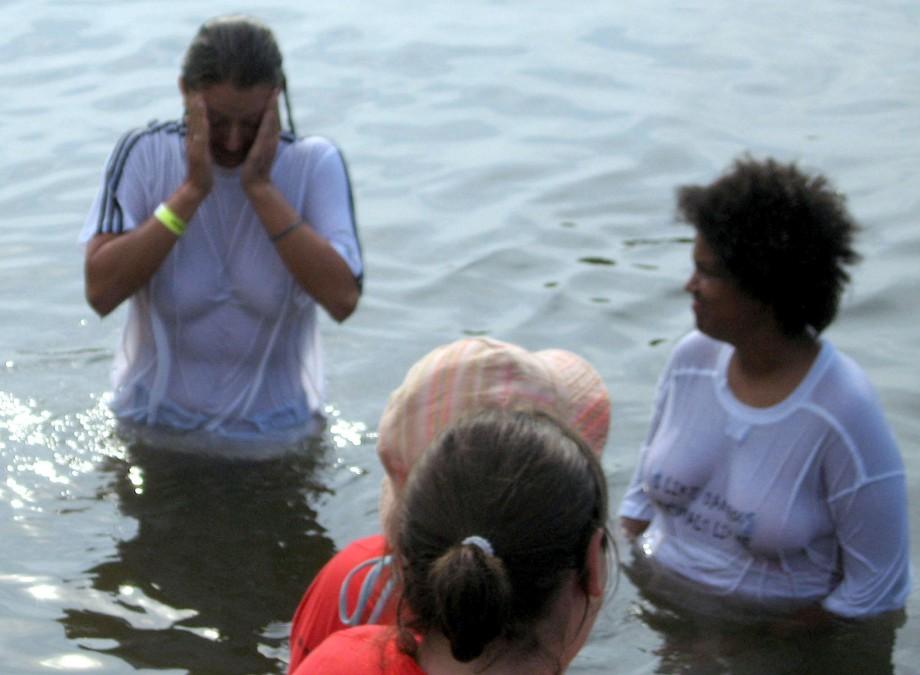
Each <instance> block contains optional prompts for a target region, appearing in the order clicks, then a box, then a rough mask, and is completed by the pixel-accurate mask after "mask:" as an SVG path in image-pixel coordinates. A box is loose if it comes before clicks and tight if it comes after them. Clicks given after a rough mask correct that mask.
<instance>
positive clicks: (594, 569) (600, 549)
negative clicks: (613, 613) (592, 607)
mask: <svg viewBox="0 0 920 675" xmlns="http://www.w3.org/2000/svg"><path fill="white" fill-rule="evenodd" d="M605 534H606V533H605V532H604V528H602V527H599V528H597V529H596V530H595V531H594V534H593V535H591V541H589V542H588V554H587V555H586V556H585V565H586V567H587V573H588V579H587V582H588V583H587V589H586V590H587V591H588V595H589V596H591V597H592V598H599V597H602V596H603V595H604V590H605V589H606V588H607V550H606V548H605V547H604V537H605Z"/></svg>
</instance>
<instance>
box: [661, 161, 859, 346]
mask: <svg viewBox="0 0 920 675" xmlns="http://www.w3.org/2000/svg"><path fill="white" fill-rule="evenodd" d="M677 203H678V212H679V215H680V217H682V218H683V219H684V220H686V221H687V222H688V223H689V224H691V225H693V226H694V227H695V228H696V230H697V232H698V233H699V235H701V236H702V237H703V240H704V241H705V242H706V244H707V245H708V246H709V247H710V248H711V249H712V251H713V252H714V253H715V255H716V257H717V258H718V259H719V261H720V262H721V263H722V265H723V266H724V267H725V269H726V271H727V272H728V274H729V275H730V276H731V277H732V278H733V280H734V281H735V282H736V283H737V284H738V287H739V288H740V289H741V290H742V291H743V292H745V293H746V294H748V295H749V296H751V297H752V298H754V299H756V300H759V301H760V302H762V303H764V304H765V305H767V306H769V307H770V308H771V309H772V310H773V313H774V316H775V317H776V320H777V322H778V323H779V326H780V328H781V330H782V331H783V332H784V333H785V334H786V335H789V336H793V337H794V336H798V335H801V334H803V333H804V332H806V331H807V330H808V329H809V327H810V328H812V329H814V330H815V331H816V332H818V333H820V332H821V331H822V330H824V329H825V328H826V327H827V326H828V325H830V323H831V321H833V320H834V317H835V316H836V314H837V307H838V305H839V302H840V296H841V294H842V292H843V288H844V287H845V286H846V284H847V282H848V281H849V280H850V275H849V274H848V272H847V271H846V270H845V269H844V265H852V264H854V263H856V262H858V260H859V254H858V253H857V252H856V251H855V250H854V249H853V247H852V242H853V237H854V235H855V233H856V232H857V231H858V229H859V226H858V225H857V223H856V222H855V221H854V220H853V218H852V217H851V216H850V214H849V213H848V212H847V210H846V204H845V197H844V196H843V195H842V194H840V193H839V192H837V191H835V190H834V189H833V187H832V186H831V185H830V183H829V182H828V180H827V178H825V177H824V176H822V175H811V176H810V175H807V174H805V173H803V172H802V171H800V170H799V169H798V167H797V166H796V165H795V164H794V163H791V164H782V163H780V162H777V161H776V160H773V159H766V160H762V161H758V160H755V159H753V158H751V157H749V156H747V155H745V156H743V157H741V158H739V159H737V160H735V162H734V164H733V165H732V167H731V169H730V170H729V171H728V172H727V173H725V174H724V175H723V176H722V177H721V178H719V179H718V180H716V181H715V182H714V183H712V184H710V185H707V186H697V185H690V186H685V187H681V188H679V189H678V193H677Z"/></svg>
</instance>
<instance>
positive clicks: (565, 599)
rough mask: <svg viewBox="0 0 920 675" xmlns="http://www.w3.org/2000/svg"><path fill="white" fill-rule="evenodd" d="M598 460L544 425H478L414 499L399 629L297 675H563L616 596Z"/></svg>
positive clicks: (397, 559)
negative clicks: (608, 596) (609, 592)
mask: <svg viewBox="0 0 920 675" xmlns="http://www.w3.org/2000/svg"><path fill="white" fill-rule="evenodd" d="M607 517H608V499H607V485H606V480H605V478H604V474H603V471H602V469H601V466H600V462H599V461H598V458H597V457H596V456H595V455H594V453H593V452H592V451H591V449H590V448H589V447H588V446H587V445H586V444H585V443H584V442H583V441H582V440H581V439H580V438H579V437H578V436H577V435H576V434H575V433H573V432H570V431H568V430H567V429H565V428H564V427H562V426H561V425H559V424H558V423H557V422H556V421H555V420H554V419H552V418H551V417H549V416H547V415H545V414H542V413H539V412H521V411H516V412H507V411H501V410H490V411H486V412H481V413H479V414H477V415H475V416H473V417H468V418H465V419H464V420H461V421H460V422H458V423H457V424H456V425H454V426H453V427H451V428H450V429H449V430H448V431H447V432H445V433H444V434H443V435H442V436H440V438H439V440H438V441H436V442H435V444H434V445H432V446H431V447H430V448H428V449H427V450H426V451H425V452H424V454H423V456H422V458H421V459H420V461H419V462H418V464H417V466H416V467H415V468H414V469H413V471H412V472H411V475H410V476H409V479H408V483H407V485H406V487H405V489H404V490H403V494H402V496H401V508H400V513H399V516H398V517H394V518H393V519H392V521H391V522H390V526H391V528H392V529H393V530H395V531H396V532H397V534H396V537H395V540H394V550H393V553H392V555H393V557H394V563H393V566H392V569H393V571H394V574H395V575H396V576H398V577H399V582H400V588H401V594H402V600H401V601H400V603H399V605H398V609H397V616H396V626H385V625H368V626H358V627H355V628H350V629H347V630H343V631H339V632H336V633H334V634H332V635H331V636H329V637H328V638H327V639H326V640H324V641H323V642H322V643H321V644H320V645H319V646H318V647H317V648H316V649H314V650H313V651H312V652H311V653H310V654H309V655H308V656H307V657H306V658H305V659H304V660H303V661H301V662H300V664H299V665H298V666H297V668H296V669H295V670H294V672H293V675H307V674H310V673H322V674H323V675H366V674H368V675H371V674H377V673H380V674H383V673H397V674H399V673H402V674H406V675H418V674H424V673H445V672H450V673H529V674H532V675H543V674H549V673H560V672H564V671H565V669H566V668H567V667H568V665H569V663H570V662H571V661H572V659H573V658H574V657H575V655H576V654H577V653H578V651H579V650H580V649H581V647H582V646H583V645H584V643H585V641H586V640H587V637H588V634H589V633H590V631H591V628H592V626H593V625H594V621H595V618H596V616H597V613H598V610H599V609H600V605H601V601H602V599H603V595H604V589H605V588H606V583H607V576H608V574H607V572H608V568H607V564H608V558H607V552H608V549H609V545H608V544H609V542H610V541H611V540H610V539H609V535H608V533H607V529H606V523H607Z"/></svg>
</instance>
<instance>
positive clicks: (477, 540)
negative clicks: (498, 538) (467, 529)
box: [460, 534, 495, 557]
mask: <svg viewBox="0 0 920 675" xmlns="http://www.w3.org/2000/svg"><path fill="white" fill-rule="evenodd" d="M460 544H461V545H463V546H466V545H467V544H470V545H472V546H475V547H476V548H478V549H479V550H480V551H482V552H483V553H485V554H486V555H488V556H493V557H494V556H495V549H494V548H492V544H491V542H489V540H488V539H486V538H485V537H480V536H479V535H478V534H474V535H471V536H469V537H467V538H466V539H464V540H463V541H461V542H460Z"/></svg>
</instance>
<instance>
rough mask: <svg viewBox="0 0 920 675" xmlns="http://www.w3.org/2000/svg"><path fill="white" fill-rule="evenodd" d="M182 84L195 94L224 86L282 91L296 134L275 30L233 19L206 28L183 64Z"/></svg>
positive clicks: (244, 18) (248, 20) (253, 21)
mask: <svg viewBox="0 0 920 675" xmlns="http://www.w3.org/2000/svg"><path fill="white" fill-rule="evenodd" d="M182 81H183V83H184V84H185V86H186V87H187V88H188V89H190V90H192V91H196V90H200V89H203V88H205V87H209V86H212V85H215V84H223V83H230V84H232V85H233V86H234V87H236V88H238V89H249V88H250V87H255V86H257V85H262V84H267V85H270V86H272V87H280V88H281V89H282V91H283V93H284V101H285V107H286V111H287V116H288V124H289V126H290V127H291V131H292V132H293V131H294V122H293V116H292V113H291V103H290V98H289V96H288V91H287V78H286V77H285V75H284V69H283V68H282V58H281V49H280V48H279V47H278V42H277V41H276V40H275V36H274V34H273V33H272V31H271V29H270V28H269V27H268V26H266V25H265V24H263V23H261V22H260V21H258V20H256V19H253V18H251V17H248V16H242V15H229V16H219V17H216V18H214V19H210V20H208V21H206V22H205V23H204V24H202V26H201V28H199V29H198V33H197V34H196V35H195V38H194V39H193V40H192V43H191V44H190V45H189V46H188V49H187V50H186V52H185V58H184V59H183V60H182Z"/></svg>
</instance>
